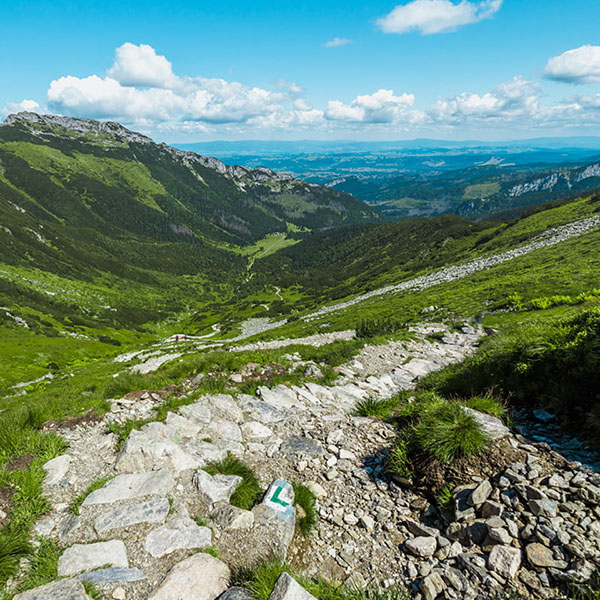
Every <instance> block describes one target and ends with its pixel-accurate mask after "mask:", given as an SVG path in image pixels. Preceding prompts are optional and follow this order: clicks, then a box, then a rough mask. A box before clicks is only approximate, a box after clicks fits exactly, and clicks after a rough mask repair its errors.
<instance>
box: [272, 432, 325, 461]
mask: <svg viewBox="0 0 600 600" xmlns="http://www.w3.org/2000/svg"><path fill="white" fill-rule="evenodd" d="M279 452H280V453H281V454H282V455H283V456H289V455H291V454H303V455H305V456H323V455H324V454H325V452H324V451H323V447H322V446H321V444H320V443H319V442H318V441H317V440H313V439H312V438H307V437H301V436H293V437H290V438H288V439H287V440H285V441H284V442H283V443H282V444H281V447H280V448H279Z"/></svg>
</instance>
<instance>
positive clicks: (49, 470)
mask: <svg viewBox="0 0 600 600" xmlns="http://www.w3.org/2000/svg"><path fill="white" fill-rule="evenodd" d="M70 464H71V457H70V456H69V455H68V454H63V455H62V456H57V457H56V458H53V459H52V460H49V461H48V462H47V463H46V464H45V465H44V466H43V467H42V469H44V471H45V472H46V475H45V477H44V485H58V484H59V483H60V482H61V481H62V480H63V479H64V477H65V475H66V474H67V471H68V470H69V466H70Z"/></svg>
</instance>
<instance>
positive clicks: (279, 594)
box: [269, 573, 316, 600]
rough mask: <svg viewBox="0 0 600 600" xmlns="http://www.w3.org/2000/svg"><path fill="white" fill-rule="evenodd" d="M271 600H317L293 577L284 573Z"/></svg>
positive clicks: (276, 584) (272, 593)
mask: <svg viewBox="0 0 600 600" xmlns="http://www.w3.org/2000/svg"><path fill="white" fill-rule="evenodd" d="M269 600H316V598H315V597H314V596H313V595H312V594H309V593H308V592H307V591H306V590H305V589H304V588H303V587H302V586H301V585H300V584H299V583H298V582H297V581H296V580H295V579H294V578H293V577H292V576H291V575H289V574H288V573H282V574H281V575H280V576H279V578H278V579H277V582H276V583H275V587H274V588H273V591H272V592H271V595H270V596H269Z"/></svg>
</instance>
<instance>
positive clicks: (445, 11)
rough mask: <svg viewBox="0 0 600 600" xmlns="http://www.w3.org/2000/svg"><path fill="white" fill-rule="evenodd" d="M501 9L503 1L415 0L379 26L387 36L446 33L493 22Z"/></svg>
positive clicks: (387, 17)
mask: <svg viewBox="0 0 600 600" xmlns="http://www.w3.org/2000/svg"><path fill="white" fill-rule="evenodd" d="M501 6H502V0H482V1H479V2H471V1H469V0H461V1H460V2H459V3H458V4H456V3H454V2H451V1H450V0H412V2H408V3H407V4H400V5H398V6H396V8H394V9H393V10H392V11H391V12H390V13H388V14H387V15H386V16H385V17H382V18H381V19H379V20H378V21H377V25H378V26H379V28H380V29H381V30H382V31H383V32H384V33H408V32H409V31H419V32H421V33H422V34H424V35H427V34H432V33H445V32H448V31H455V30H456V29H458V28H459V27H462V26H463V25H469V24H471V23H478V22H479V21H483V20H484V19H489V18H490V17H493V16H494V15H495V14H496V13H497V12H498V11H499V10H500V8H501Z"/></svg>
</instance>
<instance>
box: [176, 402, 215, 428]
mask: <svg viewBox="0 0 600 600" xmlns="http://www.w3.org/2000/svg"><path fill="white" fill-rule="evenodd" d="M178 410H179V412H180V413H181V414H182V415H184V416H185V417H187V418H188V419H191V420H192V421H196V422H197V423H199V424H201V425H208V424H209V423H210V418H211V412H210V408H208V406H206V404H204V403H203V402H196V403H195V404H188V405H187V406H180V407H179V409H178Z"/></svg>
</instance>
